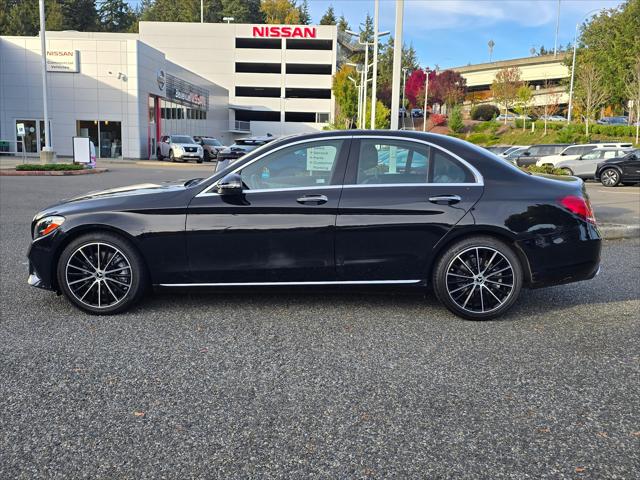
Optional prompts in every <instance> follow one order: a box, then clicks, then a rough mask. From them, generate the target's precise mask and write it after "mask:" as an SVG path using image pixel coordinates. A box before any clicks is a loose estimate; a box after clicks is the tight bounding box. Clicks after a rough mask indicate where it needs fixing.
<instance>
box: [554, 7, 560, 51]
mask: <svg viewBox="0 0 640 480" xmlns="http://www.w3.org/2000/svg"><path fill="white" fill-rule="evenodd" d="M559 30H560V0H558V14H557V16H556V40H555V42H554V43H553V56H554V57H556V56H558V31H559Z"/></svg>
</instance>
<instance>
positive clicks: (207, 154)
mask: <svg viewBox="0 0 640 480" xmlns="http://www.w3.org/2000/svg"><path fill="white" fill-rule="evenodd" d="M203 157H204V161H205V162H210V161H211V154H209V150H205V151H204V153H203Z"/></svg>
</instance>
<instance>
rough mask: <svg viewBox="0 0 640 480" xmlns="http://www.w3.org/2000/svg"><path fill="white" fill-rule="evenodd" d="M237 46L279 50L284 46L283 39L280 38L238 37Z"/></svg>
mask: <svg viewBox="0 0 640 480" xmlns="http://www.w3.org/2000/svg"><path fill="white" fill-rule="evenodd" d="M236 48H263V49H270V50H277V49H279V48H282V40H280V39H279V38H236Z"/></svg>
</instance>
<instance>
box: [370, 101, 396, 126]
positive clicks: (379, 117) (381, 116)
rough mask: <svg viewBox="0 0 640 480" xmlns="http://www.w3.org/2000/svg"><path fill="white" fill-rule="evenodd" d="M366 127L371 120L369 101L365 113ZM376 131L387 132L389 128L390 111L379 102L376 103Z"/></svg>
mask: <svg viewBox="0 0 640 480" xmlns="http://www.w3.org/2000/svg"><path fill="white" fill-rule="evenodd" d="M365 118H366V120H367V122H366V123H367V125H368V124H369V122H370V120H371V101H369V102H368V103H367V112H366V113H365ZM375 123H376V125H375V127H374V128H375V129H376V130H388V129H389V127H390V126H391V110H390V109H388V108H387V107H386V106H385V104H384V103H382V102H381V101H380V100H378V101H377V102H376V119H375Z"/></svg>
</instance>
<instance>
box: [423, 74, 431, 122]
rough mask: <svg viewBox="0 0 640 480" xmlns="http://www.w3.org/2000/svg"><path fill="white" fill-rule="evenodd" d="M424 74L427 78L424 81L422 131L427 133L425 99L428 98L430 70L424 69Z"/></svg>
mask: <svg viewBox="0 0 640 480" xmlns="http://www.w3.org/2000/svg"><path fill="white" fill-rule="evenodd" d="M424 73H425V74H426V76H427V78H426V80H425V81H424V110H423V112H422V131H423V132H426V131H427V97H428V96H429V74H430V73H431V70H429V67H424Z"/></svg>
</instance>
